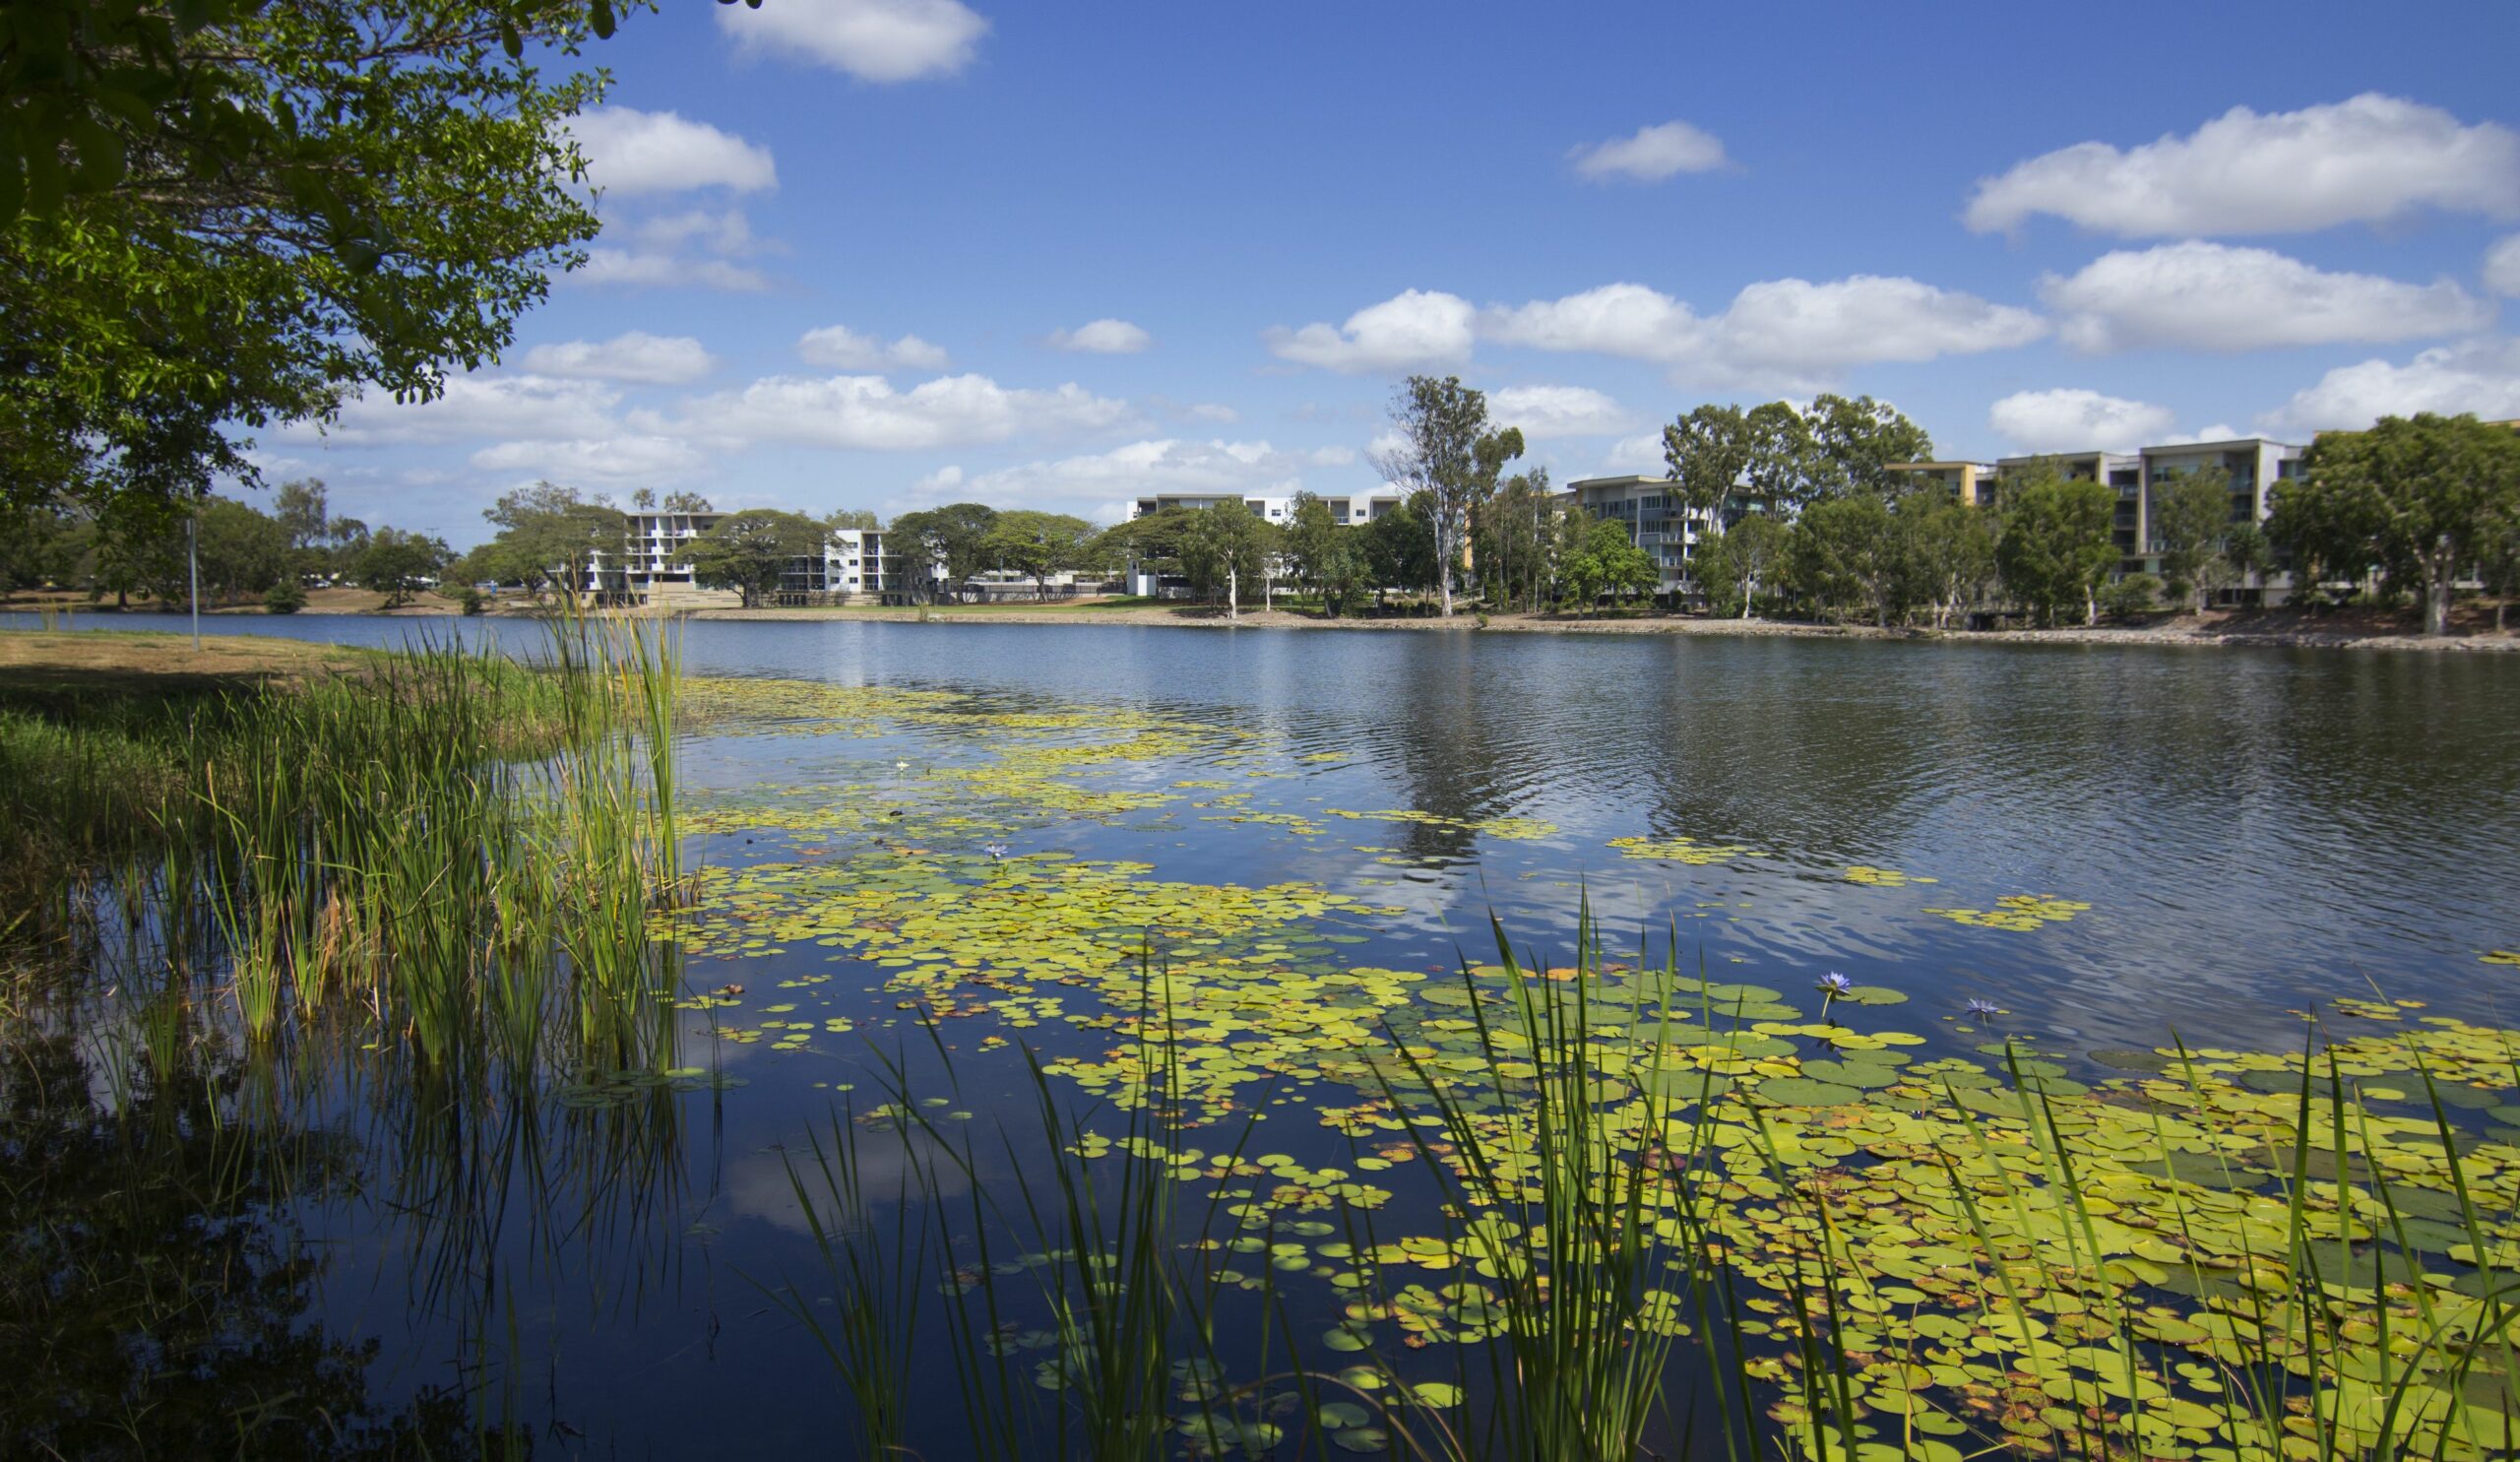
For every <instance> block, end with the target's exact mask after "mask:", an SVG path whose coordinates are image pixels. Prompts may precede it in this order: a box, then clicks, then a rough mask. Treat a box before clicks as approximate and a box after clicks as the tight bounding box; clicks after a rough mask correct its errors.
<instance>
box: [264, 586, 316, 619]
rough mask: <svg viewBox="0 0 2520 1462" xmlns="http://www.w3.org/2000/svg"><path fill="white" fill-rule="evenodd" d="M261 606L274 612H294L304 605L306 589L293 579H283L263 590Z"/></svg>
mask: <svg viewBox="0 0 2520 1462" xmlns="http://www.w3.org/2000/svg"><path fill="white" fill-rule="evenodd" d="M263 607H264V608H266V609H269V610H271V611H272V612H273V613H275V614H294V613H296V612H297V611H298V610H300V609H302V608H305V607H306V591H305V590H304V589H302V588H300V587H298V584H297V581H295V580H293V579H283V580H281V581H280V582H279V583H277V584H274V585H273V586H272V587H271V588H269V589H266V590H264V591H263Z"/></svg>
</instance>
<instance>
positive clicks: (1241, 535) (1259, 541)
mask: <svg viewBox="0 0 2520 1462" xmlns="http://www.w3.org/2000/svg"><path fill="white" fill-rule="evenodd" d="M1278 548H1279V544H1278V531H1277V530H1276V529H1275V528H1273V527H1271V526H1270V524H1269V521H1268V520H1267V519H1265V518H1263V517H1261V516H1260V515H1259V514H1257V513H1254V512H1252V511H1251V509H1250V508H1249V507H1247V506H1245V505H1244V504H1243V501H1242V499H1240V498H1238V497H1229V498H1227V499H1226V500H1225V501H1224V502H1221V503H1218V504H1216V505H1215V506H1214V507H1211V508H1207V509H1205V510H1203V511H1201V512H1199V513H1197V514H1195V515H1193V518H1192V522H1191V526H1190V531H1189V532H1188V534H1186V535H1185V536H1184V537H1183V539H1182V542H1181V547H1180V553H1181V562H1182V568H1183V571H1184V572H1185V573H1186V574H1187V575H1188V577H1189V580H1190V587H1191V589H1192V590H1193V591H1194V592H1197V593H1198V594H1200V595H1201V596H1202V597H1203V598H1204V597H1207V596H1210V595H1213V594H1214V593H1215V592H1216V590H1217V589H1218V588H1219V587H1222V588H1223V589H1224V590H1225V595H1226V615H1227V617H1229V618H1235V619H1238V618H1240V617H1241V616H1242V588H1243V586H1244V585H1246V584H1250V583H1253V582H1255V581H1265V580H1266V579H1267V577H1268V575H1269V572H1270V567H1269V563H1270V560H1271V558H1273V557H1274V556H1275V555H1276V554H1277V552H1278Z"/></svg>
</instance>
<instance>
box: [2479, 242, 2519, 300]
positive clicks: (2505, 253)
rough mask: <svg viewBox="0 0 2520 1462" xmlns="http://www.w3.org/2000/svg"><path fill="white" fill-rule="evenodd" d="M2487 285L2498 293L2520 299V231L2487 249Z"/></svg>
mask: <svg viewBox="0 0 2520 1462" xmlns="http://www.w3.org/2000/svg"><path fill="white" fill-rule="evenodd" d="M2485 286H2486V287H2487V288H2488V289H2491V290H2492V291H2493V292H2494V293H2496V294H2501V295H2507V296H2508V297H2510V298H2513V299H2520V233H2515V234H2512V235H2511V236H2510V237H2508V238H2505V239H2503V240H2501V241H2500V242H2498V243H2496V244H2495V245H2494V246H2493V247H2492V248H2490V249H2488V250H2486V253H2485Z"/></svg>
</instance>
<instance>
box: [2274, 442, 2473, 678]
mask: <svg viewBox="0 0 2520 1462" xmlns="http://www.w3.org/2000/svg"><path fill="white" fill-rule="evenodd" d="M2301 468H2302V471H2301V476H2300V477H2297V478H2293V479H2291V480H2288V481H2285V482H2283V483H2280V484H2278V485H2277V487H2276V498H2275V510H2274V514H2273V516H2272V518H2271V519H2270V520H2269V522H2268V524H2267V533H2268V536H2269V537H2270V538H2272V539H2274V540H2276V541H2277V542H2278V543H2281V544H2283V545H2285V546H2286V547H2289V548H2291V549H2292V550H2293V551H2294V553H2295V555H2296V557H2297V558H2299V559H2300V560H2301V561H2303V562H2304V563H2305V564H2308V563H2316V564H2320V565H2323V566H2327V567H2330V568H2333V569H2343V568H2346V567H2348V566H2350V565H2352V564H2353V563H2354V562H2355V560H2356V559H2358V558H2359V559H2361V561H2362V562H2363V563H2365V564H2370V565H2376V566H2378V567H2379V568H2380V569H2382V570H2383V571H2384V572H2386V573H2387V574H2388V575H2389V577H2390V579H2391V580H2392V581H2393V582H2403V583H2406V584H2408V585H2410V586H2412V587H2413V588H2415V589H2416V590H2417V591H2418V593H2419V594H2420V596H2421V597H2422V599H2423V601H2424V629H2425V633H2426V634H2433V635H2440V634H2447V633H2449V629H2450V594H2451V588H2452V586H2453V585H2454V584H2455V583H2456V582H2457V580H2458V577H2459V574H2460V572H2461V571H2462V570H2463V569H2468V568H2472V567H2474V566H2476V565H2477V564H2478V563H2479V562H2480V561H2481V560H2482V559H2484V558H2486V557H2487V556H2488V554H2489V552H2490V550H2491V549H2492V547H2493V545H2494V544H2495V542H2496V537H2495V536H2496V534H2497V532H2498V531H2500V530H2499V528H2498V525H2500V524H2502V523H2504V522H2506V521H2508V519H2509V518H2510V517H2511V516H2512V515H2513V514H2514V513H2515V512H2520V433H2516V432H2514V431H2513V430H2512V429H2511V428H2510V427H2508V426H2503V425H2500V424H2498V423H2495V422H2489V421H2480V420H2478V419H2477V418H2476V417H2475V416H2473V415H2462V416H2441V415H2436V414H2434V413H2429V412H2425V413H2419V414H2417V415H2414V416H2383V417H2381V418H2380V420H2379V422H2378V423H2377V424H2375V425H2373V426H2372V427H2371V428H2370V429H2369V430H2367V431H2353V432H2342V431H2341V432H2332V433H2330V434H2328V435H2326V436H2323V437H2320V438H2319V439H2318V440H2317V441H2315V442H2312V443H2311V444H2310V449H2309V451H2308V453H2307V454H2305V455H2304V457H2303V459H2302V464H2301Z"/></svg>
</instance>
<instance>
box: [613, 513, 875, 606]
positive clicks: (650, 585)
mask: <svg viewBox="0 0 2520 1462" xmlns="http://www.w3.org/2000/svg"><path fill="white" fill-rule="evenodd" d="M627 516H628V518H629V520H630V522H629V531H628V533H627V534H626V535H625V536H624V539H623V543H622V550H621V552H620V553H619V554H618V555H614V554H601V553H599V554H597V555H595V558H594V561H593V562H592V564H591V565H590V566H589V569H588V574H587V584H586V593H587V594H588V596H589V597H590V598H592V599H596V600H600V601H608V602H610V603H615V604H654V605H658V606H664V605H668V604H672V605H682V606H686V607H700V606H703V605H714V604H734V603H736V602H737V601H738V600H739V599H740V598H741V596H740V595H737V594H736V593H735V592H734V591H732V590H726V589H704V588H701V587H700V586H699V584H698V583H697V582H696V581H695V580H694V577H693V574H692V568H691V560H690V556H689V552H688V549H687V547H686V545H687V544H688V543H689V542H690V541H691V540H693V539H696V538H698V537H699V536H700V535H702V534H704V533H707V532H708V531H709V530H710V529H712V528H715V527H717V526H718V524H719V522H720V521H721V520H723V519H724V518H725V516H726V515H725V514H724V513H719V512H703V513H669V512H662V511H655V510H650V509H639V510H636V511H633V512H631V513H630V514H628V515H627ZM884 539H885V534H884V532H883V530H881V529H858V528H844V529H837V530H834V531H833V532H832V533H831V535H830V536H829V537H828V538H826V539H825V540H823V550H822V552H821V553H820V554H808V555H804V556H800V557H798V558H795V559H792V560H790V561H789V563H788V569H787V571H786V572H785V573H784V574H782V575H781V576H780V585H779V592H780V593H781V594H783V595H788V594H795V595H807V594H812V595H827V596H834V597H841V598H850V597H859V596H880V595H882V594H885V593H888V592H893V591H897V590H901V589H906V588H908V587H909V586H908V585H907V584H904V583H901V582H897V581H898V579H899V570H898V568H897V566H896V565H895V563H894V561H893V558H892V555H891V554H890V553H889V552H887V551H886V548H885V543H884Z"/></svg>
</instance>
